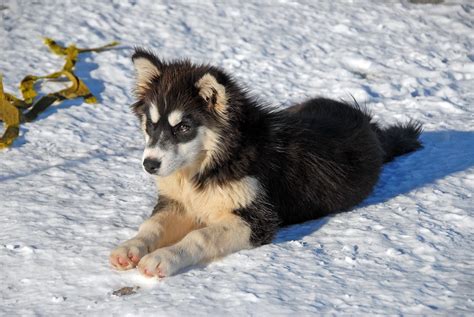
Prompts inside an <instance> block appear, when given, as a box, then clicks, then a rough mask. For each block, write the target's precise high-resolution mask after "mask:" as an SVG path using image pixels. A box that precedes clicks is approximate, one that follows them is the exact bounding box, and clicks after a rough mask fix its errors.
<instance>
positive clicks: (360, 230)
mask: <svg viewBox="0 0 474 317" xmlns="http://www.w3.org/2000/svg"><path fill="white" fill-rule="evenodd" d="M473 28H474V5H473V4H472V2H470V1H469V0H465V1H455V2H453V1H452V2H448V3H445V4H441V5H413V4H409V3H408V2H407V1H401V2H400V1H373V2H369V1H351V2H349V1H332V0H327V1H310V0H307V1H305V2H303V1H301V2H292V1H283V0H282V1H257V0H256V1H254V2H250V1H245V3H244V4H238V2H237V1H215V3H212V2H205V1H197V0H193V1H191V0H189V1H179V2H175V1H169V2H168V1H163V3H162V4H158V3H157V2H155V1H151V0H150V1H142V0H130V1H128V2H127V1H112V2H106V1H102V2H101V3H96V1H59V0H58V1H23V0H22V1H14V0H6V1H5V0H3V1H0V72H1V73H3V74H4V83H5V88H6V90H7V91H10V92H14V93H18V91H17V85H18V83H19V81H20V80H21V79H22V78H23V76H25V75H27V74H30V73H34V74H46V73H50V72H51V71H53V70H57V69H59V68H60V67H61V66H62V60H61V59H60V58H59V57H56V56H54V55H52V54H51V53H49V52H48V50H47V48H46V47H44V46H43V45H42V43H41V38H40V37H41V36H49V37H52V38H54V39H56V40H59V41H63V42H66V43H71V42H74V43H77V44H78V45H79V46H83V47H90V46H97V45H102V44H105V43H106V42H109V41H111V40H119V41H121V43H122V44H123V46H122V48H120V49H116V50H112V51H108V52H104V53H100V54H87V55H86V56H85V57H84V58H83V59H82V60H81V62H80V63H79V64H78V65H77V69H78V74H79V76H81V77H82V78H84V79H85V81H86V83H87V84H89V85H90V86H91V87H92V90H93V92H95V93H96V94H98V95H99V96H100V102H99V103H98V104H97V105H87V104H82V103H81V102H79V101H67V102H64V103H63V104H62V105H61V106H60V107H57V108H51V109H49V110H48V111H47V112H46V113H44V114H42V115H41V116H40V118H39V120H38V121H36V122H34V123H31V124H28V125H24V126H22V129H21V136H20V138H19V139H18V140H17V141H16V142H15V144H14V146H13V147H12V148H11V149H8V150H6V151H2V152H0V211H1V212H0V281H1V282H0V296H1V297H0V315H3V316H12V315H41V316H43V315H44V316H51V315H65V314H67V315H70V314H77V315H86V314H87V315H93V316H97V315H110V314H112V315H137V314H138V315H174V316H177V315H181V316H182V315H183V314H193V315H206V314H210V313H218V314H224V313H226V314H231V315H241V314H249V315H255V316H262V315H270V314H272V315H289V314H293V313H295V312H299V313H303V314H305V315H306V314H314V313H324V314H331V313H335V314H338V315H341V314H356V315H363V314H368V313H377V314H406V315H412V314H424V315H435V314H436V315H437V314H440V315H447V314H454V315H469V314H472V313H473V312H474V291H473V289H474V273H473V272H474V271H473V268H474V252H473V251H474V230H473V229H474V219H473V212H474V199H473V192H474V105H473V104H474V89H473V88H474V30H473ZM133 45H144V46H147V47H151V48H154V49H155V50H156V51H157V52H158V53H159V54H161V55H162V56H163V57H167V58H173V57H190V58H192V59H193V60H195V61H204V62H211V63H213V64H217V65H219V66H223V67H225V68H226V69H227V70H228V71H230V72H232V73H234V74H235V75H236V77H237V78H238V79H239V80H241V81H242V82H243V83H246V84H247V85H248V87H250V88H251V89H252V90H253V91H254V92H255V93H256V94H258V95H260V96H262V97H263V98H265V99H266V100H268V101H269V102H271V103H273V104H275V105H282V106H287V105H289V104H290V103H292V102H295V101H301V100H303V99H304V98H306V97H309V96H315V95H324V96H329V97H334V98H345V99H348V98H350V94H352V95H354V96H355V97H356V98H357V99H358V100H359V101H361V102H366V103H367V105H368V107H369V108H370V109H372V110H373V111H374V113H375V114H376V117H377V118H378V119H379V120H380V121H381V122H383V123H390V122H394V121H396V120H405V119H408V118H414V119H418V120H420V121H422V122H424V123H425V131H426V132H425V133H424V134H423V136H422V139H423V142H424V143H425V148H424V149H423V150H422V151H419V152H416V153H414V154H411V155H408V156H406V157H402V158H400V159H397V160H396V161H395V162H394V163H391V164H389V165H387V166H386V168H385V169H384V172H383V174H382V176H381V180H380V183H379V185H378V187H377V188H376V190H375V192H374V194H373V195H372V196H371V197H370V198H369V199H367V201H366V202H365V203H363V204H362V205H361V206H359V207H357V208H354V209H353V210H352V211H350V212H347V213H344V214H339V215H336V216H333V217H327V218H324V219H322V220H317V221H312V222H308V223H304V224H301V225H296V226H293V227H290V228H286V229H284V230H282V231H281V233H280V234H279V235H278V237H277V238H276V239H275V241H274V243H273V244H271V245H267V246H264V247H261V248H258V249H254V250H248V251H242V252H239V253H237V254H233V255H231V256H229V257H226V258H225V259H223V260H221V261H218V262H214V263H212V264H210V265H208V266H205V267H196V268H193V269H191V270H188V271H186V272H183V273H182V274H180V275H177V276H174V277H170V278H167V279H164V280H162V281H156V280H151V281H150V280H147V279H145V278H143V277H141V276H139V274H138V273H137V272H136V271H130V272H126V273H118V272H115V271H113V270H112V269H111V268H110V267H109V264H108V253H109V251H110V250H111V249H112V248H113V247H114V246H116V245H117V244H118V243H119V242H121V241H123V240H124V239H127V238H129V237H130V236H131V235H132V234H133V233H134V232H135V230H136V229H137V227H138V226H139V224H140V223H141V222H142V221H143V220H144V219H145V218H146V217H147V216H148V215H149V213H150V211H151V208H152V206H153V205H154V203H155V201H154V199H155V195H154V186H153V184H152V181H151V180H150V179H149V178H148V177H147V176H146V175H144V172H142V170H141V167H140V157H141V149H142V142H143V141H142V137H141V135H140V133H139V131H138V127H137V123H136V122H135V120H134V118H133V116H132V115H131V113H130V111H129V109H128V105H129V104H130V103H131V102H132V97H131V94H130V90H131V88H132V77H133V76H132V65H131V62H130V59H129V56H130V52H131V47H132V46H133ZM124 286H140V287H141V288H140V289H139V290H138V291H137V293H136V294H133V295H130V296H123V297H117V296H113V295H112V292H113V291H114V290H116V289H119V288H121V287H124Z"/></svg>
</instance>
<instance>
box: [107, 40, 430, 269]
mask: <svg viewBox="0 0 474 317" xmlns="http://www.w3.org/2000/svg"><path fill="white" fill-rule="evenodd" d="M132 60H133V63H134V66H135V70H136V98H137V101H136V103H134V104H133V105H132V110H133V112H134V113H135V115H136V116H137V118H138V120H139V122H140V126H141V130H142V132H143V135H144V137H145V144H146V146H145V150H144V153H143V168H144V169H145V171H146V172H147V173H149V174H150V175H152V176H153V177H154V178H155V180H156V183H157V187H158V203H157V204H156V206H155V208H154V210H153V213H152V215H151V217H150V218H149V219H148V220H146V221H145V222H144V223H143V224H142V225H141V226H140V229H139V231H138V233H137V235H136V236H135V237H133V238H132V239H130V240H128V241H126V242H124V243H123V244H122V245H120V246H119V247H117V248H116V249H115V250H113V251H112V253H111V255H110V262H111V264H112V265H113V266H114V267H115V268H116V269H119V270H128V269H132V268H134V267H136V266H137V267H138V269H139V271H140V272H141V273H142V274H144V275H146V276H157V277H165V276H169V275H173V274H175V273H177V272H178V271H180V270H182V269H183V268H185V267H188V266H191V265H195V264H198V263H203V262H208V261H212V260H213V259H216V258H219V257H223V256H225V255H227V254H229V253H232V252H236V251H239V250H242V249H248V248H253V247H256V246H259V245H262V244H266V243H270V242H271V241H272V238H273V237H274V235H275V233H276V232H277V230H278V228H279V227H280V226H285V225H289V224H295V223H300V222H304V221H307V220H311V219H316V218H319V217H323V216H325V215H328V214H330V213H334V212H340V211H344V210H348V209H349V208H351V207H353V206H355V205H357V204H359V203H360V202H361V201H362V200H363V199H364V198H366V197H367V196H368V195H369V194H370V192H371V191H372V189H373V187H374V185H375V184H376V182H377V179H378V177H379V174H380V170H381V168H382V165H383V163H385V162H389V161H391V160H392V159H393V158H394V157H395V156H398V155H402V154H405V153H408V152H411V151H414V150H416V149H418V148H420V146H421V144H420V142H419V141H418V137H419V135H420V133H421V125H420V124H419V123H416V122H408V123H406V124H398V125H394V126H390V127H388V128H381V127H379V126H378V125H377V124H376V123H374V122H372V118H371V115H370V114H369V113H368V112H367V111H366V110H364V109H362V108H361V107H360V106H358V105H357V104H353V105H351V104H348V103H344V102H339V101H334V100H330V99H324V98H316V99H311V100H308V101H306V102H303V103H301V104H298V105H295V106H293V107H290V108H288V109H280V110H277V109H270V108H268V107H266V106H264V105H262V104H261V103H260V102H259V101H257V100H256V99H254V98H252V97H250V96H249V94H248V93H247V91H246V90H245V89H243V88H242V87H241V86H239V85H238V84H237V83H236V82H235V81H234V79H233V78H232V77H231V76H229V75H228V74H227V73H226V72H224V71H223V70H221V69H219V68H217V67H213V66H209V65H195V64H192V63H191V62H189V61H187V60H180V61H172V62H165V61H162V60H160V59H159V58H158V57H157V56H155V55H154V54H153V53H151V52H149V51H147V50H144V49H137V50H136V51H135V54H134V55H133V57H132Z"/></svg>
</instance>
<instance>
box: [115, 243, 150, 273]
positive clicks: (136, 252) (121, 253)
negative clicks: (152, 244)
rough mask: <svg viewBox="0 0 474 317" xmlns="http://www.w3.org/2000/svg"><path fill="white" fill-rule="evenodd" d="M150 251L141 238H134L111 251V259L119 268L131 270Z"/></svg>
mask: <svg viewBox="0 0 474 317" xmlns="http://www.w3.org/2000/svg"><path fill="white" fill-rule="evenodd" d="M147 253H148V247H147V245H146V244H145V242H143V241H142V240H140V239H132V240H128V241H127V242H125V243H123V244H121V245H120V246H118V247H117V248H115V249H114V250H112V252H110V256H109V261H110V264H112V266H113V267H114V268H116V269H118V270H130V269H133V268H134V267H135V266H137V264H138V262H139V261H140V259H142V258H143V256H144V255H145V254H147Z"/></svg>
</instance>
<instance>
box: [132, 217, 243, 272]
mask: <svg viewBox="0 0 474 317" xmlns="http://www.w3.org/2000/svg"><path fill="white" fill-rule="evenodd" d="M226 218H227V219H226V220H225V221H219V222H218V223H215V224H210V225H209V226H207V227H205V228H201V229H198V230H194V231H191V232H190V233H188V234H187V235H186V236H185V237H184V238H183V239H182V240H181V241H180V242H178V243H177V244H175V245H172V246H169V247H166V248H161V249H158V250H156V251H155V252H152V253H150V254H148V255H145V256H144V257H143V258H142V260H141V261H140V262H139V263H138V269H139V270H140V272H141V273H142V274H144V275H147V276H158V277H164V276H169V275H173V274H174V273H176V272H177V271H179V270H180V269H183V268H185V267H188V266H190V265H194V264H198V263H201V262H206V261H210V260H212V259H215V258H218V257H222V256H225V255H227V254H230V253H232V252H236V251H238V250H242V249H248V248H251V247H252V245H251V243H250V235H251V229H250V227H249V226H248V225H247V224H246V223H245V222H244V221H243V220H242V219H240V218H239V217H238V216H235V215H229V216H227V217H226Z"/></svg>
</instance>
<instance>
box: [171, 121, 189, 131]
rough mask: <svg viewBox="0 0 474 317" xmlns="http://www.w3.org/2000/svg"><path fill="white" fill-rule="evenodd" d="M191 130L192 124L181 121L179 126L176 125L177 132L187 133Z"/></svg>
mask: <svg viewBox="0 0 474 317" xmlns="http://www.w3.org/2000/svg"><path fill="white" fill-rule="evenodd" d="M189 130H191V126H190V125H189V124H186V123H180V124H178V125H177V126H175V127H174V131H175V133H186V132H189Z"/></svg>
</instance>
